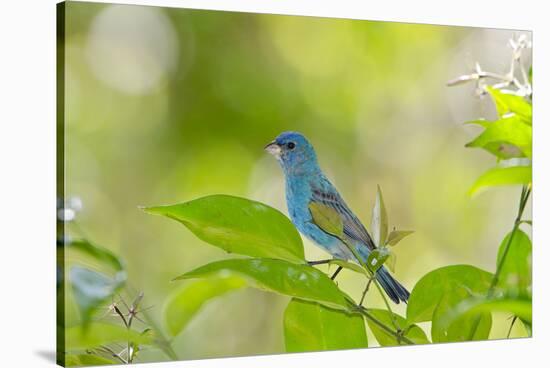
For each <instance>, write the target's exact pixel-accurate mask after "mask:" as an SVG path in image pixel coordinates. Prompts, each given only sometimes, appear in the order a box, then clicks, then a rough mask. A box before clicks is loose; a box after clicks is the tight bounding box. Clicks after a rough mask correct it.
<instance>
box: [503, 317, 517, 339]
mask: <svg viewBox="0 0 550 368" xmlns="http://www.w3.org/2000/svg"><path fill="white" fill-rule="evenodd" d="M517 319H518V316H514V318H512V322H511V323H510V328H509V329H508V334H507V335H506V338H507V339H509V338H510V334H511V333H512V327H514V323H516V320H517Z"/></svg>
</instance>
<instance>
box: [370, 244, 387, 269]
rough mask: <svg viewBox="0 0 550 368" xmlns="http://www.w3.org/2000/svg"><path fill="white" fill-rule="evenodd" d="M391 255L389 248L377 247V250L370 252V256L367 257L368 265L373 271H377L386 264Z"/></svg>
mask: <svg viewBox="0 0 550 368" xmlns="http://www.w3.org/2000/svg"><path fill="white" fill-rule="evenodd" d="M389 256H390V251H389V249H388V248H386V247H383V248H376V249H375V250H373V251H372V252H370V254H369V257H368V258H367V262H366V263H367V267H368V268H369V269H370V270H371V271H372V272H376V271H378V269H379V268H380V267H382V266H383V265H384V263H385V262H386V260H387V259H388V257H389Z"/></svg>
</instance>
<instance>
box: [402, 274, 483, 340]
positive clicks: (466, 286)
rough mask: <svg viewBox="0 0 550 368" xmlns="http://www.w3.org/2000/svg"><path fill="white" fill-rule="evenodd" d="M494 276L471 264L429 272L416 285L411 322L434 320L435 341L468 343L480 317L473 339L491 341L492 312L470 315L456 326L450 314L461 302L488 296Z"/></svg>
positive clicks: (410, 312) (462, 317) (412, 297)
mask: <svg viewBox="0 0 550 368" xmlns="http://www.w3.org/2000/svg"><path fill="white" fill-rule="evenodd" d="M491 278H492V275H491V274H490V273H488V272H486V271H483V270H480V269H479V268H476V267H473V266H468V265H456V266H447V267H442V268H439V269H437V270H434V271H431V272H429V273H428V274H427V275H425V276H424V277H422V278H421V279H420V280H419V281H418V282H417V283H416V285H415V286H414V289H413V291H412V293H411V296H410V299H409V303H408V306H407V322H408V323H418V322H425V321H432V331H431V334H432V341H433V342H448V341H467V340H470V337H471V336H470V332H471V330H472V329H473V327H474V325H476V324H477V322H476V321H477V319H479V318H480V322H479V326H478V327H477V329H476V332H475V335H474V336H473V339H475V340H482V339H487V337H488V336H489V331H490V328H491V315H490V314H489V313H469V314H466V315H463V316H461V317H460V318H459V319H457V320H456V321H454V322H453V323H452V324H448V323H447V322H446V320H445V319H446V314H447V313H448V312H449V311H450V310H451V309H452V308H454V307H456V305H457V304H458V303H460V302H461V301H463V300H466V299H468V298H470V297H471V296H473V295H476V294H483V293H486V292H487V290H488V288H489V284H490V282H491Z"/></svg>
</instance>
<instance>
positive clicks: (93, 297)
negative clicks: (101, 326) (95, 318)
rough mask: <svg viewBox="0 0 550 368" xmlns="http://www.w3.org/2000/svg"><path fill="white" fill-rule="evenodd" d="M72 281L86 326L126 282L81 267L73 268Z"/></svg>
mask: <svg viewBox="0 0 550 368" xmlns="http://www.w3.org/2000/svg"><path fill="white" fill-rule="evenodd" d="M70 280H71V285H72V288H73V293H74V297H75V300H76V304H77V305H78V307H79V310H80V314H81V318H82V323H83V324H84V325H86V324H87V323H88V322H89V321H90V320H91V318H92V315H93V313H94V311H95V310H96V309H97V308H98V307H99V306H101V305H103V304H104V303H105V302H107V301H108V300H110V298H111V296H112V295H113V294H114V293H115V291H117V290H118V289H119V288H120V287H121V286H122V285H123V283H124V280H117V279H116V278H110V277H107V276H105V275H103V274H101V273H99V272H95V271H92V270H90V269H87V268H84V267H79V266H74V267H72V268H71V274H70Z"/></svg>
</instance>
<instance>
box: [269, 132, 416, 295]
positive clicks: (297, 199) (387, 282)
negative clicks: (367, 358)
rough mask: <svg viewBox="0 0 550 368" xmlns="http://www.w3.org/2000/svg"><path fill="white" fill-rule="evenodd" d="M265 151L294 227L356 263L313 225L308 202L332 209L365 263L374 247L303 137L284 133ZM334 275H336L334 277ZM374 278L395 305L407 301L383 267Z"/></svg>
mask: <svg viewBox="0 0 550 368" xmlns="http://www.w3.org/2000/svg"><path fill="white" fill-rule="evenodd" d="M265 150H266V151H267V152H269V153H270V154H272V155H273V156H275V158H277V161H278V162H279V164H280V166H281V167H282V169H283V172H284V175H285V187H286V188H285V191H286V203H287V207H288V212H289V215H290V219H291V220H292V222H293V223H294V226H296V228H297V229H298V230H299V231H300V232H301V233H302V234H303V235H305V236H306V237H307V238H309V239H311V240H312V241H313V242H314V243H315V244H317V245H318V246H320V247H321V248H322V249H324V250H325V251H327V252H328V253H330V254H331V255H332V256H333V257H335V258H338V259H343V260H353V261H355V257H354V256H353V253H352V252H351V251H350V250H349V249H348V248H347V246H346V245H345V244H344V243H343V242H342V241H341V240H340V239H338V238H337V237H335V236H333V235H330V234H328V233H327V232H325V231H323V230H322V229H321V228H319V227H318V226H317V225H315V223H314V222H313V219H312V216H311V212H310V209H309V205H310V203H312V202H316V203H320V204H322V205H325V206H328V207H331V208H333V209H334V210H336V212H337V213H338V214H339V215H340V216H341V219H342V223H343V227H344V229H343V230H344V231H343V234H344V237H345V239H344V240H345V241H346V242H347V243H348V244H352V245H353V246H355V248H356V250H357V253H359V255H360V256H361V257H362V258H363V261H364V262H366V260H367V258H368V256H369V254H370V252H371V251H372V250H374V249H375V248H376V246H375V244H374V242H373V240H372V238H371V236H370V235H369V233H368V231H367V229H366V228H365V227H364V226H363V224H361V222H360V221H359V219H358V218H357V216H355V214H354V213H353V212H352V211H351V210H350V208H349V207H348V205H347V204H346V203H345V202H344V200H343V199H342V197H341V196H340V194H339V193H338V190H336V188H335V187H334V185H332V183H331V182H330V181H329V180H328V179H327V177H326V176H325V175H324V174H323V171H321V168H320V167H319V164H318V163H317V156H316V154H315V150H314V149H313V146H312V145H311V143H309V141H308V140H307V139H306V137H304V136H303V135H302V134H300V133H297V132H284V133H281V134H280V135H279V136H278V137H277V138H276V139H275V140H274V141H273V142H271V143H269V144H268V145H267V146H266V147H265ZM323 262H326V261H319V262H311V264H318V263H323ZM339 270H341V268H339V269H338V271H339ZM338 271H337V272H338ZM335 276H336V274H335V275H334V276H333V277H335ZM376 279H377V281H378V282H379V283H380V285H381V286H382V288H383V289H384V291H385V292H386V294H388V296H389V297H390V298H391V300H393V301H394V302H395V303H397V304H399V301H403V302H407V300H408V298H409V292H408V291H407V289H405V287H403V285H401V284H400V283H399V282H398V281H396V280H395V279H394V278H393V277H392V276H391V275H390V273H389V272H388V270H387V269H386V268H385V267H381V268H380V269H378V271H377V272H376Z"/></svg>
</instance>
